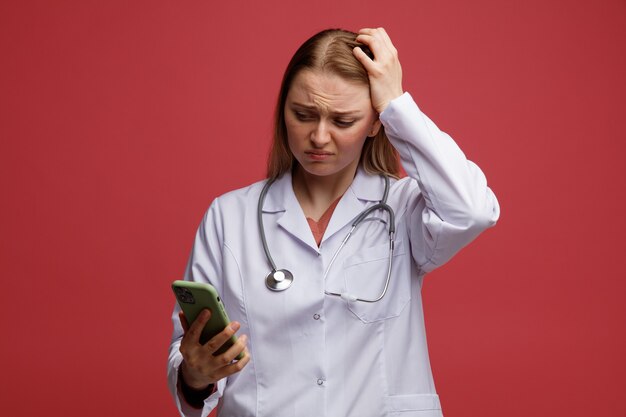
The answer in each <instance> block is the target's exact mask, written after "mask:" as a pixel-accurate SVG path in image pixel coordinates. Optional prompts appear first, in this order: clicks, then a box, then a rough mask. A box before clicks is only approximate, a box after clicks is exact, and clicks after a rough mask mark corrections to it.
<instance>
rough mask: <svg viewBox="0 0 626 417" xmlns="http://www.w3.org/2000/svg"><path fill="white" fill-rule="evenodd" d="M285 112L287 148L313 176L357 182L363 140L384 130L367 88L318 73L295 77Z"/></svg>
mask: <svg viewBox="0 0 626 417" xmlns="http://www.w3.org/2000/svg"><path fill="white" fill-rule="evenodd" d="M284 110H285V124H286V127H287V139H288V143H289V148H290V150H291V152H292V153H293V155H294V157H295V158H296V160H297V161H298V162H299V163H300V167H301V168H302V169H303V170H304V172H303V173H305V174H310V175H314V176H341V175H352V176H354V173H355V172H356V168H357V166H358V164H359V159H360V156H361V150H362V149H363V144H364V143H365V139H366V138H367V137H368V136H373V135H375V134H376V133H377V132H378V129H379V128H380V121H379V120H378V115H377V114H376V111H375V110H374V109H373V108H372V103H371V100H370V91H369V87H368V86H367V85H364V84H359V83H356V82H353V81H347V80H345V79H343V78H341V77H339V76H338V75H334V74H328V73H324V72H320V71H312V70H302V71H300V72H299V73H298V74H297V75H296V77H295V78H294V79H293V82H292V84H291V88H290V89H289V92H288V94H287V99H286V101H285V109H284ZM300 167H298V168H297V169H300Z"/></svg>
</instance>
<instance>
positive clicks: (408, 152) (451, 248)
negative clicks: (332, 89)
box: [380, 93, 500, 272]
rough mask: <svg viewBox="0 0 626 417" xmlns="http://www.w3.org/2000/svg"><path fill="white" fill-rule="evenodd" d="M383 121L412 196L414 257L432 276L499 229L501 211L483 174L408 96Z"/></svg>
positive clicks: (410, 218) (393, 104) (390, 107)
mask: <svg viewBox="0 0 626 417" xmlns="http://www.w3.org/2000/svg"><path fill="white" fill-rule="evenodd" d="M380 119H381V122H382V124H383V126H384V127H385V132H386V134H387V137H388V138H389V140H390V141H391V143H392V144H393V146H394V147H395V148H396V150H397V151H398V153H399V154H400V158H401V161H402V166H403V168H404V170H405V171H406V173H407V174H408V176H409V177H410V179H408V182H405V184H406V185H407V187H406V188H407V190H410V193H411V194H412V195H410V196H409V200H408V203H407V204H408V220H407V221H408V227H409V235H410V243H411V253H412V256H413V258H414V260H415V262H417V264H418V266H419V267H420V269H421V270H422V271H423V272H429V271H432V270H433V269H435V268H437V267H438V266H441V265H443V264H444V263H445V262H447V261H448V260H449V259H450V258H452V256H453V255H454V254H455V253H457V252H458V251H459V250H460V249H461V248H463V247H464V246H465V245H467V244H468V243H470V242H471V241H472V240H473V239H474V238H476V236H478V235H479V234H480V233H481V232H482V231H483V230H485V229H487V228H489V227H491V226H493V225H495V223H496V221H497V220H498V217H499V215H500V207H499V205H498V201H497V200H496V197H495V195H494V194H493V192H492V191H491V189H489V187H488V186H487V180H486V178H485V176H484V174H483V173H482V171H481V170H480V168H478V166H476V164H474V163H472V162H471V161H468V160H467V159H466V158H465V155H464V154H463V152H462V151H461V149H459V147H458V146H457V144H456V143H455V142H454V141H453V140H452V138H451V137H450V136H449V135H447V134H446V133H444V132H442V131H441V130H439V128H438V127H437V126H436V125H435V124H434V123H433V122H432V121H431V120H430V119H429V118H428V117H427V116H426V115H425V114H424V113H422V112H421V111H420V109H419V108H418V106H417V104H416V103H415V102H414V101H413V98H412V97H411V95H410V94H409V93H404V94H403V95H402V96H400V97H398V98H396V99H395V100H393V101H392V102H391V103H389V105H388V106H387V108H386V109H385V110H384V111H383V112H382V113H381V115H380ZM411 179H412V180H414V181H415V182H417V186H415V183H414V182H413V181H411ZM411 182H413V186H410V183H411Z"/></svg>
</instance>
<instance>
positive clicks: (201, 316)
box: [200, 309, 209, 320]
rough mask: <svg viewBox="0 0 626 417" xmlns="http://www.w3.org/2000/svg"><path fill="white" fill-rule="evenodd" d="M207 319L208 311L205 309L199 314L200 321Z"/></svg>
mask: <svg viewBox="0 0 626 417" xmlns="http://www.w3.org/2000/svg"><path fill="white" fill-rule="evenodd" d="M208 317H209V310H206V309H205V310H202V312H201V313H200V318H201V319H202V320H204V319H206V318H208Z"/></svg>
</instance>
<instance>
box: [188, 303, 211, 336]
mask: <svg viewBox="0 0 626 417" xmlns="http://www.w3.org/2000/svg"><path fill="white" fill-rule="evenodd" d="M210 318H211V310H209V309H208V308H205V309H204V310H202V311H201V312H200V314H198V317H196V319H195V320H194V322H193V323H191V326H190V327H189V330H188V331H187V333H186V334H185V337H188V338H190V339H191V341H193V342H196V343H200V335H201V334H202V329H204V326H205V325H206V324H207V322H208V321H209V319H210Z"/></svg>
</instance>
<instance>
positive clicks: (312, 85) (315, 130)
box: [180, 28, 404, 390]
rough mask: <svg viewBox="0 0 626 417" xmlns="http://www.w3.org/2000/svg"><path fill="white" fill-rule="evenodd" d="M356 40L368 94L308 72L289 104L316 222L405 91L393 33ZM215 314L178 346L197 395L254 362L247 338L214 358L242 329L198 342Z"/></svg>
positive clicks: (305, 196) (366, 33)
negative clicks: (366, 49) (387, 110)
mask: <svg viewBox="0 0 626 417" xmlns="http://www.w3.org/2000/svg"><path fill="white" fill-rule="evenodd" d="M356 40H357V41H358V42H361V43H363V44H365V45H367V46H368V47H369V48H370V50H371V51H372V52H373V54H374V60H371V59H370V58H369V57H368V56H367V55H366V54H365V53H364V52H363V51H362V50H361V49H360V48H358V47H356V48H354V51H353V53H354V56H355V57H356V58H357V59H358V60H359V62H361V64H362V65H363V66H364V67H365V69H366V70H367V73H368V77H369V88H368V86H366V85H363V84H357V83H354V82H349V81H346V80H344V79H341V78H340V77H337V76H335V75H332V74H328V73H323V72H313V71H309V70H303V71H302V72H300V73H299V74H297V75H296V77H295V78H294V81H293V82H292V85H291V86H290V89H289V92H288V95H287V100H286V103H285V121H286V124H287V134H288V139H289V147H290V149H291V151H292V152H293V154H294V156H295V158H296V160H297V161H298V162H299V166H298V167H297V168H296V170H295V172H294V176H293V188H294V193H295V194H296V197H297V198H298V201H299V202H300V205H301V206H302V208H303V210H304V213H305V215H306V216H307V217H311V218H313V219H319V217H320V216H321V214H323V213H324V211H326V209H327V208H328V207H329V206H330V204H331V203H332V202H333V201H334V200H335V199H336V198H337V197H339V196H340V195H342V194H343V193H344V192H345V191H346V190H347V189H348V187H349V186H350V184H351V183H352V179H353V178H354V175H355V174H356V170H357V168H358V163H359V158H360V155H361V149H362V148H363V143H364V142H365V139H366V138H367V136H372V135H374V134H376V132H377V131H378V129H379V128H380V121H379V120H378V115H379V114H380V113H382V112H383V111H384V110H385V108H387V105H388V104H389V102H391V101H392V100H393V99H395V98H397V97H399V96H401V95H402V93H403V91H404V90H403V89H402V68H401V66H400V61H399V60H398V52H397V50H396V49H395V47H394V46H393V44H392V42H391V39H390V38H389V36H388V35H387V32H385V30H384V29H383V28H378V29H361V30H360V31H359V32H358V36H357V38H356ZM298 105H304V107H303V106H298ZM340 112H348V113H340ZM346 122H349V123H346ZM315 154H317V156H315ZM324 155H326V156H324ZM210 315H211V312H210V311H209V310H205V311H204V312H203V313H202V314H201V315H200V316H199V317H198V319H197V320H196V321H195V322H194V323H193V324H192V325H191V326H189V325H188V324H187V320H186V319H185V316H184V314H183V313H182V312H181V313H180V321H181V324H182V326H183V329H184V332H185V333H184V335H183V339H182V341H181V344H180V352H181V354H182V356H183V362H182V365H181V367H182V368H181V371H182V377H183V379H184V380H185V383H186V384H187V385H188V386H189V387H191V388H193V389H196V390H202V389H205V388H207V387H208V386H209V385H211V384H215V383H216V382H217V381H218V380H220V379H222V378H226V377H228V376H230V375H232V374H234V373H236V372H239V371H241V370H242V369H243V368H244V367H245V366H246V365H247V364H248V363H249V361H250V354H249V352H248V350H247V348H246V344H247V337H246V335H242V336H239V339H238V341H237V343H236V344H234V345H233V346H232V347H231V348H230V349H228V351H226V352H224V353H223V354H221V355H218V356H213V353H214V352H216V351H217V349H219V347H221V346H222V345H223V344H224V342H226V340H228V339H229V338H230V337H231V336H232V335H233V334H235V333H236V332H237V330H239V327H240V324H239V323H237V322H232V323H231V324H230V325H229V326H227V327H226V328H225V329H224V330H223V331H222V332H221V333H219V334H218V335H216V336H215V337H213V338H212V339H211V340H209V341H208V342H207V343H205V344H204V345H203V344H200V342H199V340H200V334H201V331H202V328H203V327H204V325H205V324H206V322H207V321H208V320H209V318H210ZM241 352H245V356H244V358H243V359H241V360H239V361H236V362H233V361H234V359H235V358H236V357H237V356H238V355H239V353H241Z"/></svg>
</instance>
